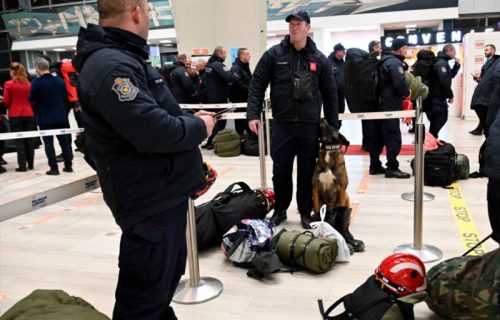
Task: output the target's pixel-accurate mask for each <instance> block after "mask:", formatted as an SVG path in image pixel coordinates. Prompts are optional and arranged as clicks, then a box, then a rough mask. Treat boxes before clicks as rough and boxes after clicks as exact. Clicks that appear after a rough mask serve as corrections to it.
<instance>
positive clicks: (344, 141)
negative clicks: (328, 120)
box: [338, 132, 351, 146]
mask: <svg viewBox="0 0 500 320" xmlns="http://www.w3.org/2000/svg"><path fill="white" fill-rule="evenodd" d="M338 134H339V139H340V141H341V142H342V145H344V146H350V145H351V143H350V142H349V140H347V138H346V137H344V135H343V134H342V133H340V132H338Z"/></svg>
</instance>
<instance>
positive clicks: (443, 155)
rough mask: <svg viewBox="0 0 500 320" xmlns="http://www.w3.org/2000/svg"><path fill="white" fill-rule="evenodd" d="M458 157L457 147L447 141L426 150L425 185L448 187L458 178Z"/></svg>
mask: <svg viewBox="0 0 500 320" xmlns="http://www.w3.org/2000/svg"><path fill="white" fill-rule="evenodd" d="M442 142H444V141H442ZM456 157H457V152H456V151H455V147H454V146H453V145H452V144H451V143H447V142H444V144H443V145H441V146H439V147H437V148H436V149H434V150H430V151H426V152H425V155H424V185H426V186H440V187H446V186H448V185H450V184H451V183H452V182H453V181H455V180H457V177H456V168H455V167H456Z"/></svg>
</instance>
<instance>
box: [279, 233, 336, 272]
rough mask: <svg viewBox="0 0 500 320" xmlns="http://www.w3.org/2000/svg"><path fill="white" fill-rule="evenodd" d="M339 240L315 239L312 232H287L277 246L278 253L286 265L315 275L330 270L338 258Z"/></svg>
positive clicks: (280, 238) (281, 236)
mask: <svg viewBox="0 0 500 320" xmlns="http://www.w3.org/2000/svg"><path fill="white" fill-rule="evenodd" d="M337 250H338V246H337V240H335V239H330V238H324V239H323V238H318V237H315V236H314V235H313V234H312V233H311V232H310V231H305V232H303V233H302V232H300V231H296V230H293V231H285V232H283V233H281V235H280V237H279V239H278V243H277V244H276V253H277V254H278V257H279V259H280V261H281V262H282V263H284V264H286V265H289V266H292V267H296V266H300V267H302V268H304V269H306V270H309V271H312V272H314V273H325V272H327V271H328V270H330V269H331V268H332V266H333V263H334V262H335V258H336V257H337Z"/></svg>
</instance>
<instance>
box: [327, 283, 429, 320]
mask: <svg viewBox="0 0 500 320" xmlns="http://www.w3.org/2000/svg"><path fill="white" fill-rule="evenodd" d="M425 296H426V293H425V292H418V293H413V294H410V295H407V296H403V297H399V296H396V295H395V294H394V293H392V292H391V291H389V290H387V289H384V288H382V285H381V283H380V282H378V281H377V279H376V278H375V276H374V275H372V276H371V277H369V278H368V279H367V280H366V281H365V283H363V284H362V285H361V286H359V287H358V288H357V289H356V290H354V292H353V293H350V294H347V295H345V296H343V297H342V298H340V299H339V300H337V301H336V302H335V303H334V304H332V305H331V306H330V307H329V308H328V309H326V310H325V309H324V306H323V301H322V300H318V305H319V311H320V313H321V317H322V319H324V320H348V319H353V320H354V319H356V320H413V319H415V316H414V313H413V305H414V304H415V303H418V302H420V301H423V300H424V299H425ZM342 302H343V303H344V308H345V311H344V312H342V313H340V314H338V315H335V316H330V313H332V311H333V310H334V309H335V308H336V307H337V306H338V305H340V304H341V303H342Z"/></svg>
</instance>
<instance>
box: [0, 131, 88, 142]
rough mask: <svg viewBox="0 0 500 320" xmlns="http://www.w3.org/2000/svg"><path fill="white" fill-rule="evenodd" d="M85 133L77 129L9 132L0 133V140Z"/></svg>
mask: <svg viewBox="0 0 500 320" xmlns="http://www.w3.org/2000/svg"><path fill="white" fill-rule="evenodd" d="M83 131H84V129H83V128H76V129H69V128H66V129H54V130H39V131H20V132H8V133H0V140H13V139H24V138H36V137H46V136H58V135H62V134H71V133H79V132H83Z"/></svg>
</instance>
